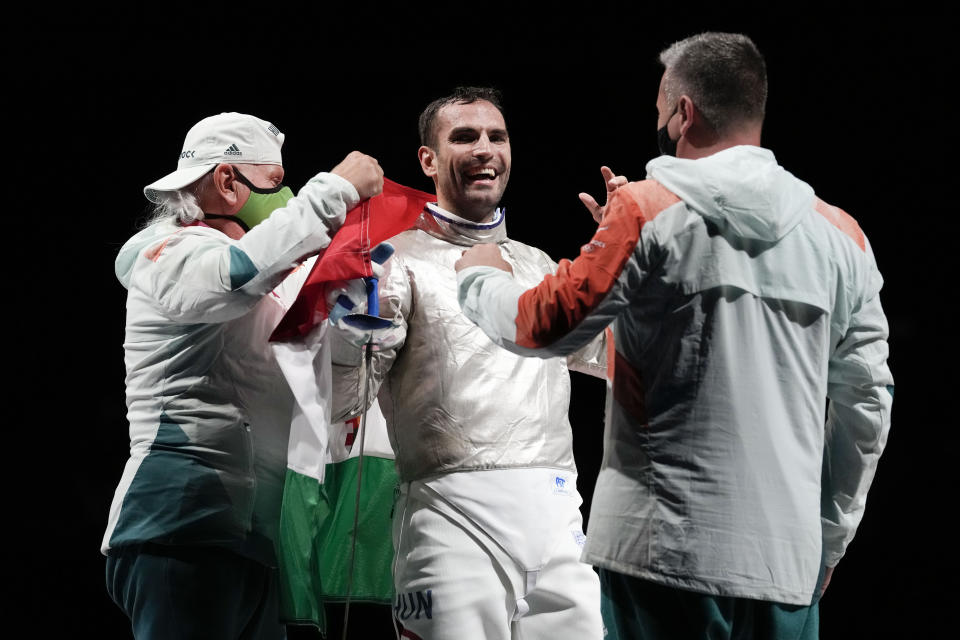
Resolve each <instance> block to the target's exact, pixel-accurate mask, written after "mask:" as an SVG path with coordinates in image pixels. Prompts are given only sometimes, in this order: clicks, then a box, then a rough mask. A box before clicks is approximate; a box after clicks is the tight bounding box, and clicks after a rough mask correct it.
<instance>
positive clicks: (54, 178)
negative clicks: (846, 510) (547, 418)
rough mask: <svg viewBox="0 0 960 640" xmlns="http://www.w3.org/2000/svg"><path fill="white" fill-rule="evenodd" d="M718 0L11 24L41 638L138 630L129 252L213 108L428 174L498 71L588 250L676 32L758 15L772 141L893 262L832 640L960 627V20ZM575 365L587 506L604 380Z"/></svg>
mask: <svg viewBox="0 0 960 640" xmlns="http://www.w3.org/2000/svg"><path fill="white" fill-rule="evenodd" d="M709 6H710V7H711V8H710V9H704V8H703V7H697V6H691V5H689V4H686V5H682V6H677V5H669V6H665V7H663V8H654V7H644V6H642V5H640V4H639V3H606V4H604V3H585V4H584V5H582V7H580V8H576V9H573V10H565V9H562V8H561V7H560V5H554V4H547V5H532V4H530V5H526V4H518V5H516V7H517V8H515V9H512V10H504V9H501V8H498V7H497V6H493V5H487V6H482V5H478V6H466V5H464V6H461V8H459V9H458V10H456V11H453V10H451V9H450V8H449V7H448V5H446V4H440V3H438V4H434V5H413V4H410V5H399V4H395V5H392V7H391V8H390V9H389V10H383V9H379V8H376V7H374V6H372V5H361V4H360V3H353V4H351V5H349V7H347V8H343V7H341V8H336V9H331V8H328V7H322V6H321V7H316V8H313V9H309V10H308V9H298V10H293V9H281V8H278V6H272V5H252V4H243V3H233V4H230V5H224V6H219V7H217V8H216V9H207V10H204V11H199V10H197V9H196V7H194V8H191V9H189V10H183V11H182V12H179V11H177V10H176V8H175V7H174V6H172V5H167V6H157V7H148V6H146V5H139V6H137V7H131V8H126V9H123V10H112V11H109V12H108V11H106V10H104V9H98V8H96V7H91V6H88V7H85V9H84V11H82V12H80V11H77V12H74V13H71V14H65V13H63V12H60V11H59V10H57V11H54V10H53V9H48V8H45V7H40V8H37V9H31V8H29V7H28V8H27V10H26V11H25V12H24V15H23V16H22V17H20V18H18V19H10V20H8V24H7V26H6V28H7V29H8V30H9V31H11V32H12V34H11V36H15V39H11V38H8V39H7V40H6V42H5V44H4V53H5V60H6V61H7V65H8V69H7V75H6V78H5V86H6V94H7V102H8V105H13V106H15V107H16V108H17V109H18V113H17V115H16V116H15V117H13V118H9V119H8V121H7V123H6V124H7V131H8V133H12V138H11V137H9V136H8V142H9V145H8V146H9V148H10V149H9V150H10V151H11V152H12V153H13V159H14V160H15V162H16V164H17V165H18V167H19V171H18V172H17V173H15V174H13V175H14V176H16V181H13V180H11V181H8V183H7V185H6V186H7V187H8V189H9V190H10V191H14V192H15V193H14V194H13V195H14V202H15V204H13V205H10V206H15V207H16V209H15V210H14V211H12V212H8V216H9V218H10V219H13V221H14V222H15V223H17V224H15V225H14V226H13V229H14V238H12V239H11V240H12V242H10V243H9V244H10V248H9V249H8V254H7V255H8V258H9V259H11V262H10V264H11V266H12V268H11V270H10V272H8V273H10V275H13V276H17V275H21V276H26V278H16V277H13V278H12V279H9V280H8V282H10V285H9V287H10V288H9V290H10V291H11V293H13V292H16V293H15V294H14V295H11V297H10V300H11V302H10V303H9V306H8V307H7V309H8V313H7V315H8V322H9V323H12V324H11V325H10V330H9V331H8V335H10V336H11V339H10V340H9V344H8V347H7V361H8V367H9V369H10V371H11V372H15V374H16V375H15V378H16V380H17V383H16V384H15V385H14V386H13V390H14V391H13V395H12V397H10V398H9V399H8V402H9V403H10V406H11V408H12V411H11V413H10V416H11V417H12V421H13V422H12V423H11V424H9V425H8V432H9V433H12V435H13V437H12V438H11V439H10V440H9V442H10V443H11V445H12V446H11V447H10V449H9V450H8V460H7V462H8V464H7V474H8V476H9V477H10V478H11V480H10V481H8V496H9V497H10V498H11V504H10V507H9V508H10V513H8V519H7V529H8V540H10V542H8V545H7V551H8V555H9V556H10V557H11V560H12V564H13V580H11V581H9V584H11V585H12V586H13V587H14V590H15V593H16V596H17V598H16V600H15V601H18V600H20V599H22V600H23V605H22V608H19V609H14V610H13V611H12V612H11V616H10V617H12V618H16V619H20V618H22V619H24V620H26V621H27V624H28V625H29V626H30V627H31V634H33V635H36V636H38V637H60V636H65V635H70V636H75V635H77V636H82V635H92V636H94V637H98V638H127V637H129V631H128V625H127V623H126V620H125V618H124V617H123V615H122V614H121V613H120V611H119V610H118V609H117V608H116V607H115V606H114V605H113V604H112V603H111V602H110V600H109V599H108V597H107V595H106V592H105V590H104V584H103V583H104V581H103V564H104V563H103V558H102V557H101V556H100V554H99V551H98V548H99V544H100V537H101V535H102V532H103V527H104V525H105V523H106V515H107V510H108V507H109V503H110V500H111V497H112V494H113V490H114V487H115V485H116V482H117V481H118V479H119V477H120V472H121V470H122V467H123V463H124V461H125V459H126V449H127V444H128V443H127V434H126V430H127V425H126V420H125V406H124V387H123V377H124V371H123V362H122V356H123V353H122V348H121V344H122V341H123V324H124V299H125V292H124V290H123V288H122V287H121V285H120V284H119V283H118V282H117V280H116V278H115V277H114V275H113V260H114V257H115V255H116V252H117V250H118V249H119V247H120V245H121V244H122V243H123V242H124V241H125V240H126V239H127V238H128V237H129V236H130V235H132V233H133V232H134V231H135V227H136V224H137V222H138V220H139V219H140V218H141V217H142V215H143V214H144V213H145V211H146V200H145V199H144V198H143V196H142V188H143V186H144V185H145V184H147V183H148V182H151V181H153V180H154V179H156V178H158V177H160V176H162V175H164V174H166V173H167V172H169V171H171V170H173V168H174V167H175V163H176V158H177V155H178V153H179V151H180V147H181V144H182V141H183V137H184V134H185V133H186V131H187V129H188V128H189V127H190V126H191V125H193V124H194V123H195V122H196V121H198V120H200V119H201V118H203V117H205V116H208V115H211V114H214V113H218V112H221V111H241V112H246V113H253V114H256V115H258V116H260V117H263V118H265V119H267V120H270V121H271V122H273V123H274V124H275V125H277V126H278V127H279V128H280V129H281V130H282V131H283V132H284V133H286V136H287V141H286V143H285V145H284V150H283V151H284V164H285V167H286V169H287V178H286V183H287V184H289V185H291V186H292V187H294V188H295V189H296V188H297V187H299V186H300V185H302V184H303V183H304V182H305V181H306V180H307V179H308V178H309V177H311V176H312V175H313V174H314V173H316V172H317V171H320V170H328V169H330V168H332V167H333V166H334V165H335V164H336V163H337V162H339V160H340V159H341V158H342V157H343V156H344V155H346V154H347V153H348V152H349V151H351V150H353V149H359V150H362V151H364V152H366V153H369V154H371V155H373V156H375V157H376V158H378V160H379V161H380V164H381V166H382V167H383V168H384V170H385V172H386V175H387V176H388V177H390V178H392V179H394V180H396V181H398V182H401V183H403V184H407V185H409V186H412V187H417V188H421V189H427V190H429V189H431V187H432V185H431V183H430V182H429V181H428V180H427V179H426V178H425V177H424V176H422V174H421V172H420V169H419V166H418V164H417V160H416V150H417V147H418V145H419V143H418V138H417V131H416V120H417V116H418V114H419V112H420V110H421V109H422V107H423V106H424V105H425V104H426V103H427V102H428V101H429V100H431V99H433V98H434V97H436V96H438V95H440V94H444V93H447V92H448V91H449V90H450V89H451V88H452V87H453V86H455V85H458V84H482V85H493V86H496V87H498V88H500V89H501V90H502V91H503V92H504V97H505V111H506V118H507V123H508V126H509V129H510V133H511V141H512V148H513V172H512V180H511V184H510V187H509V188H508V189H507V192H506V195H505V198H504V204H505V205H506V207H507V212H508V215H507V224H508V228H509V230H510V233H511V236H513V237H514V238H516V239H518V240H521V241H524V242H527V243H530V244H534V245H536V246H539V247H541V248H542V249H544V250H545V251H547V252H548V253H549V254H550V255H551V256H553V257H554V258H555V259H559V258H562V257H573V256H575V255H576V254H577V252H578V248H579V246H580V245H581V244H582V243H583V241H584V240H585V239H586V238H588V237H590V235H591V234H592V231H593V228H594V224H593V223H592V221H591V219H590V217H589V215H588V214H587V213H586V211H585V210H584V209H583V208H582V207H581V205H580V203H579V201H578V200H577V193H578V192H579V191H581V190H586V191H590V192H592V193H594V194H595V195H598V196H599V195H600V194H601V193H602V189H603V186H602V182H601V179H600V175H599V167H600V165H601V164H607V165H609V166H611V167H612V168H613V169H614V170H615V171H616V172H618V173H621V174H625V175H626V176H628V177H629V178H631V179H640V178H642V177H643V176H644V165H645V163H646V162H647V161H648V160H649V159H651V158H652V157H654V155H656V138H655V129H656V110H655V106H654V102H655V99H656V92H657V86H658V82H659V78H660V73H661V70H660V67H659V65H658V64H657V62H656V55H657V53H658V52H659V51H660V50H661V49H662V48H663V47H665V46H666V45H668V44H670V43H671V42H673V41H674V40H677V39H679V38H682V37H685V36H687V35H691V34H693V33H697V32H699V31H703V30H723V31H741V32H744V33H747V34H748V35H750V36H751V37H752V38H753V39H754V41H755V42H756V43H757V45H758V47H759V48H760V50H761V51H762V52H763V53H764V54H765V56H766V59H767V65H768V72H769V76H770V98H769V102H768V112H767V124H766V127H765V133H764V145H765V146H767V147H769V148H771V149H773V150H774V152H775V153H776V155H777V158H778V160H779V162H780V163H781V164H782V165H784V166H785V167H786V168H787V169H788V170H790V171H791V172H792V173H794V174H795V175H796V176H798V177H800V178H802V179H804V180H806V181H808V182H810V183H811V184H812V185H813V186H814V188H815V189H816V190H817V193H818V195H819V196H820V197H822V198H823V199H825V200H827V201H828V202H830V203H832V204H836V205H838V206H840V207H842V208H844V209H845V210H846V211H848V212H849V213H850V214H851V215H853V216H854V217H856V218H857V220H858V221H859V223H860V225H861V227H862V228H863V230H864V231H865V232H866V234H867V235H868V237H869V239H870V241H871V242H872V245H873V248H874V251H875V253H876V256H877V260H878V263H879V266H880V269H881V271H882V273H883V274H884V276H885V279H886V285H885V287H884V290H883V294H882V298H883V303H884V307H885V309H886V312H887V315H888V319H889V321H890V327H891V337H890V345H891V356H890V363H891V367H892V369H893V372H894V376H895V377H896V379H897V383H898V385H897V386H898V390H897V397H896V403H895V407H894V416H893V429H892V432H891V435H890V439H889V443H888V448H887V451H886V453H885V454H884V456H883V458H882V460H881V462H880V466H879V471H878V474H877V478H876V481H875V483H874V485H873V488H872V490H871V494H870V499H869V501H868V508H867V512H866V516H865V517H864V520H863V523H862V525H861V529H860V532H859V534H858V535H857V538H856V539H855V540H854V542H853V543H852V545H851V546H850V548H849V551H848V553H847V556H846V557H845V559H844V560H843V561H842V562H841V564H840V566H839V568H838V569H837V571H836V573H835V576H834V581H833V584H832V585H831V587H830V589H829V591H828V592H827V595H826V597H825V599H824V600H823V602H822V604H821V614H822V637H823V638H861V637H863V638H866V637H908V638H914V637H915V638H924V637H937V636H939V635H940V633H939V630H941V629H942V628H943V626H944V625H945V624H946V620H947V619H948V615H949V614H950V611H949V609H948V607H949V605H950V604H952V603H953V602H954V601H955V600H956V597H957V595H958V588H957V586H956V584H957V579H956V575H957V572H958V571H960V564H958V562H957V555H956V548H957V540H958V536H957V532H956V527H955V524H954V521H955V518H954V513H953V511H954V508H953V507H954V505H955V504H956V499H955V498H951V497H950V495H951V494H950V493H948V491H950V489H951V488H952V484H953V482H952V480H953V473H952V472H953V470H954V467H955V466H956V465H955V462H954V459H955V457H956V452H957V449H958V445H960V439H958V437H957V426H958V425H957V420H956V418H955V417H954V416H953V415H952V411H950V408H952V404H953V403H954V402H955V400H954V398H953V397H952V396H951V395H948V394H949V393H950V391H951V388H950V387H952V386H954V385H953V384H951V383H954V382H955V380H956V376H955V375H954V374H953V372H952V370H951V368H950V367H949V365H950V364H952V360H954V358H955V357H956V349H955V348H954V344H953V343H954V340H953V333H952V331H951V330H952V328H953V322H952V312H951V311H950V309H952V308H953V306H954V305H953V298H954V297H955V293H956V289H957V287H956V285H955V283H954V282H953V279H952V272H951V271H950V270H949V267H950V266H952V264H949V263H948V260H949V259H950V258H951V257H952V256H951V254H952V253H953V252H954V250H953V247H952V245H951V242H952V238H953V237H954V236H955V235H956V231H957V222H956V215H957V206H956V204H955V197H954V195H953V191H954V185H955V181H954V180H952V179H951V178H952V173H953V172H952V168H953V167H952V165H951V164H950V162H949V161H950V160H951V159H952V158H950V157H949V156H948V155H947V154H948V150H949V151H952V148H951V147H952V146H953V145H955V144H956V133H955V128H956V125H955V124H954V121H955V119H956V118H955V104H956V101H955V100H953V99H949V98H948V94H949V93H950V89H949V88H950V86H952V85H953V84H955V83H956V78H957V73H956V71H957V64H956V62H957V55H956V53H955V49H954V48H953V46H952V45H953V42H952V41H951V39H950V38H952V37H955V36H948V34H947V31H948V28H949V27H950V24H951V21H950V19H949V17H948V15H947V13H946V12H945V11H940V10H930V9H927V8H926V7H925V6H924V5H921V4H918V3H911V4H910V5H909V6H907V5H900V8H899V9H896V10H889V11H886V12H882V11H880V10H879V9H878V8H877V7H878V5H875V4H868V3H859V4H855V5H850V6H835V5H834V6H829V7H826V6H825V7H815V6H813V5H810V4H803V3H791V5H790V7H791V8H789V9H782V8H781V9H770V8H766V5H764V4H760V3H756V4H753V3H746V4H739V5H729V6H724V7H720V6H719V4H713V5H709ZM10 140H15V141H16V142H10ZM13 150H15V151H13ZM8 178H9V174H8ZM11 182H12V184H11ZM21 189H22V191H21ZM24 196H25V197H24ZM21 197H23V200H24V202H23V203H22V204H21V203H20V202H19V200H20V198H21ZM21 207H23V208H21ZM951 262H952V260H951ZM36 275H39V276H40V277H39V278H37V277H36ZM31 276H33V277H31ZM8 278H9V276H8ZM24 283H26V285H25V284H24ZM21 301H22V302H21ZM573 377H574V393H573V401H572V407H571V421H572V423H573V426H574V437H575V447H576V454H577V456H578V464H579V467H580V489H581V492H582V493H583V495H584V497H585V499H586V501H587V505H585V506H588V505H589V499H590V495H591V493H592V489H593V481H594V478H595V475H596V472H597V468H598V466H599V456H600V450H599V449H600V440H601V431H602V419H603V383H602V382H600V381H598V380H592V379H588V378H586V377H584V376H581V375H579V374H575V375H574V376H573ZM948 385H949V386H948ZM587 530H588V532H589V526H588V529H587ZM361 611H362V612H363V613H360V612H361ZM354 612H355V615H356V617H353V618H352V622H351V626H352V627H353V628H354V630H355V632H356V633H355V634H352V637H390V636H376V635H374V634H373V632H372V631H369V630H367V631H364V630H365V629H367V628H369V627H371V626H372V624H371V620H376V617H375V616H373V615H372V614H370V612H368V611H366V610H363V609H355V610H354ZM383 619H386V618H385V616H384V617H383V618H380V620H383ZM375 624H381V622H380V621H377V622H376V623H375ZM365 625H366V626H365ZM379 628H382V627H379ZM361 632H364V633H361ZM367 633H369V635H366V634H367ZM291 635H292V637H303V636H304V635H309V634H304V633H302V632H300V633H296V634H291ZM332 637H333V636H332ZM335 637H339V635H338V634H337V635H336V636H335Z"/></svg>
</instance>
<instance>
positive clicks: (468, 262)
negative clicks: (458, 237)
mask: <svg viewBox="0 0 960 640" xmlns="http://www.w3.org/2000/svg"><path fill="white" fill-rule="evenodd" d="M478 266H482V267H496V268H497V269H502V270H503V271H507V272H509V273H513V267H511V266H510V263H509V262H507V261H506V260H504V259H503V256H502V255H500V247H498V246H497V245H495V244H477V245H474V246H472V247H470V248H469V249H467V250H466V251H464V252H463V253H462V254H461V255H460V259H459V260H457V261H456V263H454V265H453V268H454V269H456V270H457V271H461V270H462V269H466V268H467V267H478Z"/></svg>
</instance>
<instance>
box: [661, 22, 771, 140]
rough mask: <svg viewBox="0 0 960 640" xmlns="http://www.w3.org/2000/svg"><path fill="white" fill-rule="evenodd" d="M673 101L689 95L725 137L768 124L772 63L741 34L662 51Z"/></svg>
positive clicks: (708, 36) (707, 36)
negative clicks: (765, 119)
mask: <svg viewBox="0 0 960 640" xmlns="http://www.w3.org/2000/svg"><path fill="white" fill-rule="evenodd" d="M659 59H660V63H661V64H663V66H664V67H665V70H666V82H665V85H664V92H665V94H666V97H667V101H668V103H674V102H676V101H677V100H679V99H680V96H681V95H683V94H687V95H688V96H690V98H691V99H692V100H693V103H694V104H695V105H696V106H697V109H699V110H700V112H701V113H702V114H703V116H704V118H705V119H706V120H707V122H708V123H709V124H710V126H711V127H713V129H714V131H716V132H717V133H718V134H720V135H724V134H726V133H729V132H730V131H732V130H734V129H736V128H737V127H738V126H740V125H743V124H746V123H756V122H762V121H763V116H764V113H765V111H766V105H767V65H766V62H764V60H763V56H762V55H761V54H760V51H759V50H758V49H757V46H756V45H755V44H754V43H753V41H752V40H751V39H750V38H748V37H747V36H745V35H743V34H740V33H717V32H707V33H701V34H699V35H695V36H690V37H689V38H686V39H684V40H680V41H679V42H674V43H673V44H672V45H670V46H669V47H667V48H666V49H664V50H663V51H661V52H660V56H659Z"/></svg>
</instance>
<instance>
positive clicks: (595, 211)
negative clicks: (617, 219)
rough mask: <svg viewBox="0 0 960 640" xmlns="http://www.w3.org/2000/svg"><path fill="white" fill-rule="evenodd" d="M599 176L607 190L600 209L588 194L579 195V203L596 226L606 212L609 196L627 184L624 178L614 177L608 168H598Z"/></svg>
mask: <svg viewBox="0 0 960 640" xmlns="http://www.w3.org/2000/svg"><path fill="white" fill-rule="evenodd" d="M600 175H602V176H603V183H604V186H605V187H606V190H607V196H606V197H607V199H606V200H604V203H603V206H602V207H601V206H600V204H599V203H598V202H597V201H596V200H595V199H594V197H593V196H591V195H590V194H589V193H586V192H583V193H580V194H579V197H580V202H582V203H583V206H585V207H586V208H587V211H589V212H590V215H592V216H593V219H594V220H595V221H596V222H597V224H600V221H601V220H603V216H604V214H606V212H607V203H608V202H609V200H610V194H611V193H613V192H614V191H616V190H617V189H619V188H620V187H622V186H624V185H626V184H627V178H626V176H618V175H615V174H614V173H613V171H612V170H611V169H610V167H607V166H603V167H600Z"/></svg>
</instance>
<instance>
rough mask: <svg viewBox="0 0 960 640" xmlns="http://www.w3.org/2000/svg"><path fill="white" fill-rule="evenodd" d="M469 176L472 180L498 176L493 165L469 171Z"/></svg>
mask: <svg viewBox="0 0 960 640" xmlns="http://www.w3.org/2000/svg"><path fill="white" fill-rule="evenodd" d="M467 177H468V178H469V179H470V180H493V179H495V178H496V177H497V172H496V171H495V170H494V169H493V168H491V167H486V168H484V169H479V170H477V171H472V172H470V173H468V174H467Z"/></svg>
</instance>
